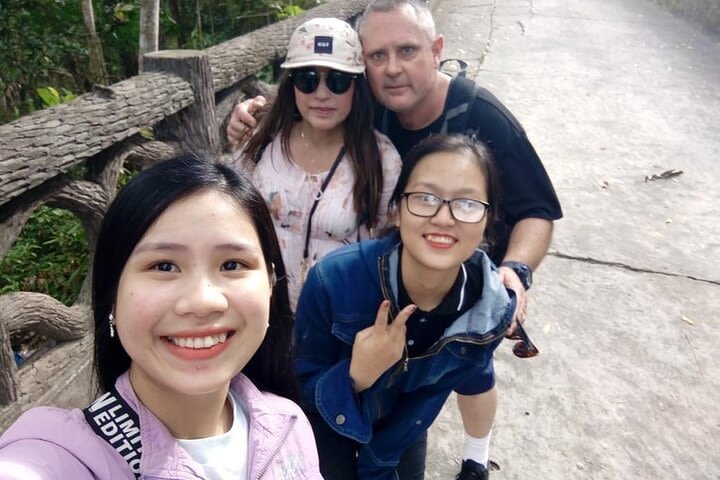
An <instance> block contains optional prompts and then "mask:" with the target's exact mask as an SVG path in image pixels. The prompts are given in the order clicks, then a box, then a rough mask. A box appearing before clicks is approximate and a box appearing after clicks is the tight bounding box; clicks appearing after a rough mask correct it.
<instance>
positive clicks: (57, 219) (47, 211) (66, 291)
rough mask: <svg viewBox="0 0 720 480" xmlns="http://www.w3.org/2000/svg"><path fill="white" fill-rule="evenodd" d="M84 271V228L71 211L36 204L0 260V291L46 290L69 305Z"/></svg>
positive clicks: (85, 267) (85, 256)
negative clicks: (34, 209)
mask: <svg viewBox="0 0 720 480" xmlns="http://www.w3.org/2000/svg"><path fill="white" fill-rule="evenodd" d="M87 271H88V247H87V240H86V238H85V230H84V228H83V226H82V223H81V222H80V220H78V218H77V217H75V216H74V215H73V214H72V213H70V212H68V211H66V210H60V209H57V208H50V207H40V208H38V209H37V210H36V211H35V213H34V214H33V216H32V217H31V218H30V220H28V222H27V223H26V224H25V228H24V229H23V231H22V234H21V235H20V237H18V239H17V241H16V242H15V244H14V245H13V247H12V248H11V249H10V251H9V252H8V254H7V255H6V256H5V258H3V259H2V261H1V262H0V294H3V293H8V292H14V291H19V290H25V291H33V292H41V293H46V294H48V295H51V296H53V297H55V298H56V299H58V300H60V301H61V302H63V303H64V304H65V305H71V304H72V303H73V302H74V301H75V299H76V298H77V295H78V293H79V292H80V287H81V286H82V283H83V280H84V279H85V273H86V272H87Z"/></svg>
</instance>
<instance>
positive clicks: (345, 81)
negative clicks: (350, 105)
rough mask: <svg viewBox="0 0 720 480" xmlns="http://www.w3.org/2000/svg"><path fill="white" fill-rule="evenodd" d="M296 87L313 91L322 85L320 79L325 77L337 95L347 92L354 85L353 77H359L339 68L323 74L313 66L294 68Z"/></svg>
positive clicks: (328, 85) (306, 91)
mask: <svg viewBox="0 0 720 480" xmlns="http://www.w3.org/2000/svg"><path fill="white" fill-rule="evenodd" d="M290 76H291V77H292V80H293V85H295V88H297V89H298V90H300V91H301V92H302V93H307V94H309V93H313V92H314V91H315V90H317V88H318V86H319V85H320V79H321V78H323V77H324V78H325V85H326V86H327V88H328V90H330V91H331V92H332V93H334V94H336V95H341V94H343V93H345V92H347V91H348V90H349V89H350V86H351V85H352V82H353V79H354V78H355V77H357V75H356V74H353V73H347V72H340V71H338V70H328V72H327V73H325V74H322V73H320V72H316V71H315V70H314V69H313V68H299V69H297V70H293V71H292V72H291V73H290Z"/></svg>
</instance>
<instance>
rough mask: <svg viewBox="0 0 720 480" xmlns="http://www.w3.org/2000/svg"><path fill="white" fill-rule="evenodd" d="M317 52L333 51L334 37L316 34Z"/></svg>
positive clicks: (330, 52)
mask: <svg viewBox="0 0 720 480" xmlns="http://www.w3.org/2000/svg"><path fill="white" fill-rule="evenodd" d="M315 53H329V54H332V53H333V37H325V36H320V35H318V36H316V37H315Z"/></svg>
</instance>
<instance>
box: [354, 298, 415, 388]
mask: <svg viewBox="0 0 720 480" xmlns="http://www.w3.org/2000/svg"><path fill="white" fill-rule="evenodd" d="M415 309H416V307H415V305H408V306H407V307H405V308H403V309H402V310H401V311H400V313H398V314H397V316H396V317H395V320H393V322H392V323H390V319H389V316H388V314H389V312H390V302H389V301H387V300H384V301H383V302H382V303H381V304H380V308H379V309H378V313H377V317H376V318H375V323H374V324H373V325H371V326H369V327H367V328H366V329H364V330H360V331H359V332H358V333H357V335H355V342H354V343H353V350H352V356H351V358H350V378H352V380H353V382H354V383H355V391H356V392H362V391H363V390H365V389H367V388H370V387H371V386H372V384H373V383H375V381H376V380H377V379H378V378H380V376H381V375H382V374H383V373H384V372H385V371H386V370H387V369H388V368H390V367H392V366H393V365H394V364H395V363H397V361H398V360H400V359H401V358H402V355H403V352H404V351H405V332H406V327H405V324H406V323H407V320H408V318H409V317H410V315H412V313H413V312H414V311H415Z"/></svg>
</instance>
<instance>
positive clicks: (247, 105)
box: [226, 95, 267, 150]
mask: <svg viewBox="0 0 720 480" xmlns="http://www.w3.org/2000/svg"><path fill="white" fill-rule="evenodd" d="M266 103H267V101H266V100H265V97H263V96H262V95H258V96H257V97H255V98H250V99H247V100H243V101H242V102H240V103H238V104H237V105H235V108H233V111H232V115H231V116H230V122H229V123H228V126H227V131H226V133H227V138H228V143H229V144H230V145H231V146H232V149H233V150H237V149H238V148H240V147H242V146H243V145H245V143H246V142H247V141H248V139H249V138H250V135H252V133H253V130H254V129H255V127H256V126H257V120H256V119H255V113H256V112H257V111H258V110H259V109H260V108H262V107H264V106H265V104H266Z"/></svg>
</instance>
